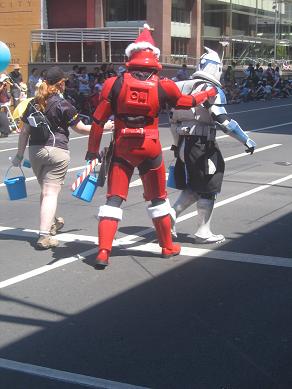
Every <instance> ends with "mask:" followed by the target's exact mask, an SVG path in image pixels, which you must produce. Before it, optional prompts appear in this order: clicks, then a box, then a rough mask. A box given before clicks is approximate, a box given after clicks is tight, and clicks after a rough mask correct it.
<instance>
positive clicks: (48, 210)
mask: <svg viewBox="0 0 292 389" xmlns="http://www.w3.org/2000/svg"><path fill="white" fill-rule="evenodd" d="M60 190H61V185H60V184H53V183H44V184H43V186H42V193H41V198H40V199H41V201H40V233H43V234H45V233H46V234H49V231H50V228H51V226H52V224H53V220H54V217H55V213H56V209H57V202H58V196H59V193H60Z"/></svg>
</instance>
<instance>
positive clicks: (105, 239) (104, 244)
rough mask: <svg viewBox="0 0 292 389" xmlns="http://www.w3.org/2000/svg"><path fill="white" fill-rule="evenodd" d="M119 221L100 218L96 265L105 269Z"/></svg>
mask: <svg viewBox="0 0 292 389" xmlns="http://www.w3.org/2000/svg"><path fill="white" fill-rule="evenodd" d="M118 223H119V220H116V219H109V218H106V217H102V218H100V220H99V224H98V240H99V244H98V245H99V250H98V253H97V256H96V265H97V266H98V267H99V266H103V267H106V266H107V265H108V259H109V255H110V252H111V249H112V243H113V240H114V237H115V234H116V232H117V229H118Z"/></svg>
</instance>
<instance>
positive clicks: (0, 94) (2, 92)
mask: <svg viewBox="0 0 292 389" xmlns="http://www.w3.org/2000/svg"><path fill="white" fill-rule="evenodd" d="M10 85H11V82H10V81H9V77H8V76H7V75H6V74H4V73H3V74H1V76H0V105H10V99H11V94H10V92H9V90H8V88H9V86H10Z"/></svg>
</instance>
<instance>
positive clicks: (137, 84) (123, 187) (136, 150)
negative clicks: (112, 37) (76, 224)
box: [86, 25, 216, 268]
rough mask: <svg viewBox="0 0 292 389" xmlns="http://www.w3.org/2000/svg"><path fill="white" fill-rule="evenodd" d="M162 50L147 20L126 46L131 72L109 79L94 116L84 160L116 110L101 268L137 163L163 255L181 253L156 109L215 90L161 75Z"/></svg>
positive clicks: (185, 104) (190, 102)
mask: <svg viewBox="0 0 292 389" xmlns="http://www.w3.org/2000/svg"><path fill="white" fill-rule="evenodd" d="M159 54H160V51H159V49H158V48H157V47H155V43H154V40H153V38H152V36H151V33H150V28H149V26H148V25H144V30H143V31H142V33H141V34H140V35H139V37H138V38H137V39H136V41H135V42H134V43H131V44H130V45H129V46H128V47H127V48H126V55H127V57H128V58H129V60H128V62H127V63H126V66H127V71H126V72H125V73H123V74H122V75H121V76H118V77H111V78H108V79H107V80H106V81H105V83H104V86H103V89H102V92H101V99H100V102H99V105H98V106H97V108H96V111H95V113H94V115H93V120H94V123H93V125H92V128H91V132H90V136H89V142H88V152H87V155H86V159H87V160H89V159H91V160H92V159H94V158H96V157H98V153H99V147H100V141H101V137H102V133H103V125H104V123H105V122H106V121H107V119H108V118H109V117H110V116H111V115H114V146H113V156H112V160H111V165H110V169H109V174H108V188H107V201H106V204H105V205H102V206H101V207H100V208H99V213H98V216H99V225H98V237H99V251H98V254H97V258H96V264H97V265H98V266H97V267H100V266H101V267H102V268H104V267H105V266H107V265H108V259H109V254H110V252H111V248H112V242H113V239H114V236H115V234H116V231H117V228H118V222H119V221H120V220H122V213H123V211H122V209H121V208H120V206H121V204H122V202H123V201H124V200H126V199H127V196H128V189H129V183H130V180H131V177H132V174H133V171H134V168H135V167H137V168H138V170H139V174H140V177H141V180H142V183H143V187H144V198H145V200H146V201H151V206H149V207H148V213H149V215H150V217H151V218H152V220H153V224H154V227H155V229H156V233H157V237H158V242H159V245H160V246H161V248H162V254H161V256H162V257H164V258H169V257H171V256H173V255H178V254H179V252H180V246H179V245H177V244H173V242H172V237H171V219H170V215H169V212H170V211H171V208H170V204H169V200H168V199H167V192H166V182H165V166H164V162H163V158H162V150H161V144H160V141H159V132H158V121H159V119H158V114H159V111H160V108H161V107H162V106H164V105H165V104H168V105H169V106H171V107H175V108H181V109H187V108H191V107H194V106H196V105H197V104H200V103H202V102H204V101H206V100H207V99H208V98H209V97H211V96H214V95H215V94H216V89H215V88H211V89H209V90H206V91H203V92H199V93H197V94H195V95H182V94H181V92H180V90H179V89H178V87H177V86H176V84H175V83H174V82H173V81H171V80H168V79H159V77H158V75H157V72H158V71H159V70H161V68H162V66H161V64H160V63H159V60H158V58H159Z"/></svg>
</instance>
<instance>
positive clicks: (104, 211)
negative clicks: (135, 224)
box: [98, 205, 123, 220]
mask: <svg viewBox="0 0 292 389" xmlns="http://www.w3.org/2000/svg"><path fill="white" fill-rule="evenodd" d="M98 217H109V218H111V219H116V220H122V217H123V210H122V209H121V208H118V207H112V206H111V205H101V206H100V207H99V212H98Z"/></svg>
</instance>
